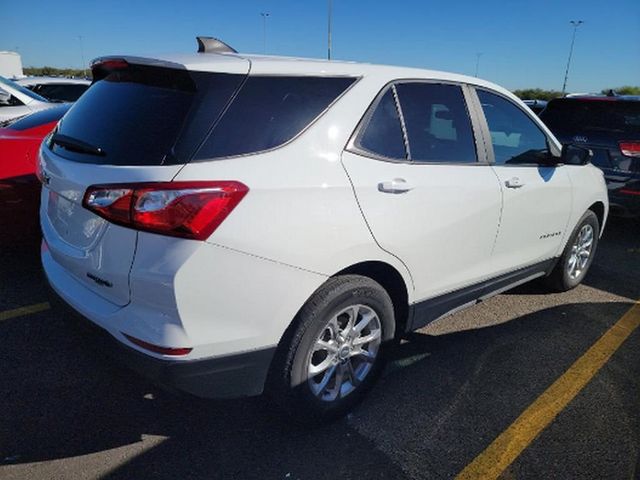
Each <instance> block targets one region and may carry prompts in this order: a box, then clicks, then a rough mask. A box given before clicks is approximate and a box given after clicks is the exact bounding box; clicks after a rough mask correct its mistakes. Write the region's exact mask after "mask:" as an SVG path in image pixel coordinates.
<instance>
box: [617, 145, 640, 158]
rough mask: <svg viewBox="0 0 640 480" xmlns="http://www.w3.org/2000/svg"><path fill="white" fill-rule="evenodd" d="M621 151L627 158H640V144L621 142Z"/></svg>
mask: <svg viewBox="0 0 640 480" xmlns="http://www.w3.org/2000/svg"><path fill="white" fill-rule="evenodd" d="M619 145H620V151H621V152H622V154H623V155H624V156H626V157H640V142H620V143H619Z"/></svg>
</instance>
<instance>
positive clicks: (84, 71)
mask: <svg viewBox="0 0 640 480" xmlns="http://www.w3.org/2000/svg"><path fill="white" fill-rule="evenodd" d="M78 40H80V57H81V58H82V74H83V75H84V76H85V77H86V76H87V69H86V68H85V64H84V47H83V46H82V35H78Z"/></svg>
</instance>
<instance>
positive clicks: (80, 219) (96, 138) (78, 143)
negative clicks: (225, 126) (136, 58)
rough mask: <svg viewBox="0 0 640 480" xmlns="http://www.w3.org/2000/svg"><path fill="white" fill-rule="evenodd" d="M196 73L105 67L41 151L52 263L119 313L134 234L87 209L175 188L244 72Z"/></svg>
mask: <svg viewBox="0 0 640 480" xmlns="http://www.w3.org/2000/svg"><path fill="white" fill-rule="evenodd" d="M230 61H234V62H236V63H237V65H234V66H233V68H234V69H235V72H234V73H205V72H190V71H187V70H185V69H174V68H167V67H158V66H147V65H139V64H133V63H130V62H129V63H128V62H127V61H125V60H122V59H118V60H114V59H108V60H106V61H105V62H103V63H102V64H99V65H98V66H97V67H95V68H94V78H97V79H98V81H97V82H95V83H94V85H93V86H92V87H91V89H89V90H88V91H87V93H86V94H85V95H83V96H82V97H81V99H80V100H79V101H78V102H77V103H75V104H74V106H73V107H72V108H71V110H70V111H69V112H68V113H67V115H65V117H64V118H63V119H62V120H61V121H60V123H59V125H58V127H57V128H56V130H55V131H54V134H53V136H52V137H51V138H49V139H48V141H47V142H45V144H43V146H42V147H41V150H40V169H41V174H42V175H41V177H42V178H43V183H44V186H43V189H42V197H41V214H40V216H41V226H42V230H43V235H44V240H45V242H46V244H47V245H48V248H49V250H50V252H51V255H52V257H53V259H54V260H55V261H56V262H57V263H58V264H59V265H61V266H62V267H63V268H64V269H65V270H66V271H67V272H68V273H69V274H71V275H73V276H74V277H75V278H76V279H77V280H78V281H79V282H81V283H82V284H84V285H85V286H87V287H88V288H89V289H91V290H93V291H94V292H95V293H97V294H99V295H101V296H102V297H103V298H105V299H107V300H108V301H110V302H112V303H114V304H116V305H126V304H127V303H128V302H129V270H130V268H131V265H132V263H133V258H134V254H135V250H136V240H137V233H136V231H135V230H132V229H129V228H125V227H121V226H118V225H114V224H112V223H109V222H107V221H106V220H104V219H102V218H101V217H98V216H97V215H95V214H93V213H91V212H89V211H88V210H87V209H85V208H84V207H83V206H82V200H83V197H84V195H85V192H86V190H87V187H89V186H91V185H104V184H118V183H130V182H153V181H170V180H172V179H173V178H174V177H175V175H176V174H177V173H178V171H179V169H180V168H181V166H182V165H183V164H184V163H186V162H187V161H188V159H189V158H190V157H191V156H192V154H193V153H194V151H195V149H196V148H197V146H198V145H199V143H200V142H201V141H202V139H203V138H204V137H205V135H206V133H207V132H208V131H209V129H210V128H211V127H212V125H213V123H214V122H215V120H216V119H217V118H218V116H219V114H220V113H221V112H222V110H223V109H224V107H225V106H226V105H227V103H228V102H229V100H230V99H231V98H232V96H233V93H234V92H235V91H236V89H237V88H238V86H239V85H240V83H241V82H242V80H243V79H244V77H245V76H246V73H247V71H248V62H246V61H244V60H241V59H234V60H230V59H228V60H226V63H228V62H230Z"/></svg>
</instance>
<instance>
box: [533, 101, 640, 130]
mask: <svg viewBox="0 0 640 480" xmlns="http://www.w3.org/2000/svg"><path fill="white" fill-rule="evenodd" d="M540 118H542V121H543V122H544V123H546V124H547V126H548V127H549V128H550V129H551V130H552V131H554V132H555V131H558V132H563V133H564V132H577V131H579V130H598V131H605V132H606V131H609V132H625V133H635V134H638V133H640V101H628V102H625V101H616V100H592V99H591V100H581V99H570V98H567V99H561V100H553V101H552V102H550V103H549V105H548V106H547V108H546V109H545V111H544V113H543V114H542V115H541V116H540Z"/></svg>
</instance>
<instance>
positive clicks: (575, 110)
mask: <svg viewBox="0 0 640 480" xmlns="http://www.w3.org/2000/svg"><path fill="white" fill-rule="evenodd" d="M540 118H541V119H542V121H543V122H544V123H545V124H546V125H547V126H548V127H549V128H550V129H551V131H552V132H553V133H554V134H555V135H556V137H557V138H558V140H560V142H562V143H563V144H569V143H573V144H577V145H584V146H586V147H589V148H590V149H591V150H592V151H593V160H592V163H593V164H594V165H596V166H597V167H600V168H601V169H602V170H604V172H605V173H606V174H607V176H608V177H611V178H616V179H618V180H621V181H624V180H625V179H628V178H630V176H631V175H633V174H638V173H640V158H634V157H630V156H625V155H623V154H622V151H621V148H620V144H621V143H622V142H631V143H636V142H640V101H636V100H621V99H620V98H616V97H587V98H562V99H556V100H552V101H551V102H549V104H548V106H547V108H546V109H545V110H544V111H543V112H542V114H541V115H540Z"/></svg>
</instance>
